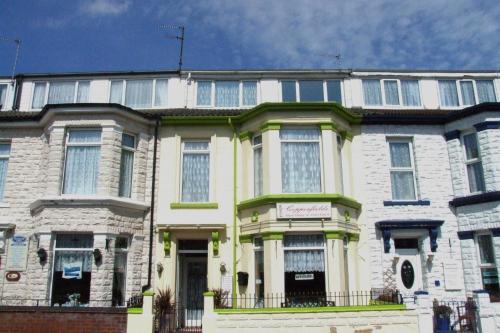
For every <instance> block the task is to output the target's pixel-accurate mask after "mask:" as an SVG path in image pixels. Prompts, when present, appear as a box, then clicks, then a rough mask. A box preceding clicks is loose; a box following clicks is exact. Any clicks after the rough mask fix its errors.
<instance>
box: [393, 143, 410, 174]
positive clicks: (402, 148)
mask: <svg viewBox="0 0 500 333" xmlns="http://www.w3.org/2000/svg"><path fill="white" fill-rule="evenodd" d="M389 148H390V150H391V167H393V168H411V156H410V144H409V143H407V142H391V143H389Z"/></svg>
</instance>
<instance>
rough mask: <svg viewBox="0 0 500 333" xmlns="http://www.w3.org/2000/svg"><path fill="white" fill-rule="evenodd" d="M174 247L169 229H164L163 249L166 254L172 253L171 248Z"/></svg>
mask: <svg viewBox="0 0 500 333" xmlns="http://www.w3.org/2000/svg"><path fill="white" fill-rule="evenodd" d="M171 248H172V245H171V242H170V232H169V231H164V232H163V251H164V252H165V256H169V255H170V249H171Z"/></svg>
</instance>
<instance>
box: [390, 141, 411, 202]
mask: <svg viewBox="0 0 500 333" xmlns="http://www.w3.org/2000/svg"><path fill="white" fill-rule="evenodd" d="M388 142H389V153H390V159H391V160H390V175H391V189H392V199H393V200H416V191H415V188H416V184H415V183H416V182H415V165H414V160H413V151H412V144H411V141H409V140H404V139H403V140H399V139H389V141H388Z"/></svg>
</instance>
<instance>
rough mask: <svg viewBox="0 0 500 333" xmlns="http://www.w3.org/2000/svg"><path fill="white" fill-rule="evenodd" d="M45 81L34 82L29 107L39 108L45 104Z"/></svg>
mask: <svg viewBox="0 0 500 333" xmlns="http://www.w3.org/2000/svg"><path fill="white" fill-rule="evenodd" d="M46 86H47V85H46V83H45V82H37V83H35V89H34V91H33V104H32V105H31V107H32V108H33V109H41V108H42V107H43V105H44V104H45V88H46Z"/></svg>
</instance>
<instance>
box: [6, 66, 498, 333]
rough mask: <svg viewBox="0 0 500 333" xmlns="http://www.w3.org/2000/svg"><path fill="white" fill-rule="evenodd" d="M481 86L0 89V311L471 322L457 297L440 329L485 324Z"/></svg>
mask: <svg viewBox="0 0 500 333" xmlns="http://www.w3.org/2000/svg"><path fill="white" fill-rule="evenodd" d="M499 75H500V72H498V71H482V72H455V71H454V72H451V71H450V72H437V71H375V70H300V71H297V70H293V71H292V70H290V71H288V70H270V71H251V70H245V71H216V70H210V71H203V70H193V71H183V72H176V71H172V72H168V71H164V72H109V73H104V72H103V73H67V74H24V75H18V76H17V77H16V80H14V81H11V80H9V79H7V78H4V79H2V80H1V81H0V98H1V102H0V104H1V105H2V107H1V110H2V112H0V201H1V202H0V251H1V252H2V253H1V254H0V259H1V262H0V276H1V280H2V283H1V285H0V288H1V290H0V299H1V301H0V302H1V303H2V304H4V305H14V304H15V305H24V306H28V305H31V306H33V305H38V306H41V305H46V306H50V307H68V308H69V307H74V306H77V305H78V306H80V307H82V306H84V307H89V308H95V307H112V306H113V307H124V306H126V303H127V301H128V300H130V299H131V298H132V299H133V296H134V295H137V294H140V293H141V291H143V290H146V289H151V290H153V291H156V292H159V291H165V290H166V289H169V290H170V291H171V293H172V297H171V302H173V303H175V304H176V307H175V310H174V312H175V316H172V317H169V318H170V319H171V318H175V319H171V320H170V321H171V322H170V323H169V324H168V328H169V329H172V330H174V329H178V328H179V329H180V328H182V329H186V328H191V329H197V330H198V331H200V330H201V328H200V327H201V326H202V323H203V330H204V331H205V330H206V331H207V332H212V331H217V332H225V331H231V330H240V331H249V332H251V331H252V329H253V330H254V331H256V332H257V331H259V330H260V331H265V330H268V331H271V327H275V328H277V329H289V330H292V329H293V327H295V328H300V327H301V325H303V326H304V327H307V326H308V324H307V323H316V324H315V325H312V326H314V327H316V328H317V331H318V332H322V330H327V329H331V328H332V327H336V328H337V329H338V332H344V331H345V332H351V331H350V330H351V329H356V328H360V329H363V328H370V327H375V326H377V325H379V326H380V325H382V326H381V327H382V328H381V329H382V331H387V332H389V331H391V330H394V331H395V330H399V331H401V330H403V331H408V332H410V331H418V330H420V331H421V332H426V331H427V330H426V328H428V327H430V329H431V330H432V327H433V326H432V325H433V321H432V315H430V316H429V317H428V318H427V317H425V316H423V315H422V314H425V311H424V310H422V309H424V308H425V306H424V303H419V301H418V300H417V305H418V306H420V307H418V306H417V309H416V310H415V308H413V310H411V309H412V306H413V305H414V304H415V299H416V297H417V298H419V297H424V298H426V299H427V300H428V299H431V300H432V299H435V300H436V304H435V305H434V309H435V311H436V309H438V307H439V306H446V305H444V304H442V305H439V304H441V303H440V302H445V301H452V300H454V301H456V302H457V304H458V303H460V302H462V303H463V301H465V300H466V299H467V297H471V296H472V295H473V291H476V294H475V297H476V302H478V303H481V302H483V303H484V304H482V303H481V304H482V305H484V306H488V309H489V310H488V311H489V312H488V313H489V314H490V315H489V316H487V317H488V318H486V317H485V318H486V319H484V318H483V317H484V316H483V315H484V313H486V312H484V311H482V312H481V310H480V311H479V312H477V311H476V312H477V313H474V314H472V312H474V311H475V310H474V311H472V310H470V307H467V304H470V303H463V304H462V305H463V309H464V310H463V312H462V313H461V314H460V313H458V314H455V315H456V320H457V322H455V324H453V320H452V322H451V323H450V324H449V325H455V326H454V327H455V328H456V327H458V326H457V325H461V327H462V326H463V327H465V329H468V328H470V327H472V326H473V325H476V324H477V325H479V326H481V324H482V325H483V326H482V327H481V329H482V331H483V332H487V331H488V329H490V328H491V329H493V328H494V327H496V329H497V330H500V318H498V316H495V315H494V314H495V311H496V313H498V314H499V316H500V306H499V305H498V304H495V302H496V301H498V300H499V299H500V298H499V296H500V289H499V288H500V285H499V280H498V269H499V265H500V194H499V193H500V130H499V128H500V116H499V111H500V103H499V99H500V79H499ZM478 290H482V291H484V293H481V292H477V291H478ZM206 291H212V293H215V295H216V302H215V309H213V307H214V304H212V303H210V300H211V295H212V293H210V292H209V293H206V294H205V298H204V293H205V292H206ZM415 294H416V295H418V296H415ZM490 301H491V302H492V303H491V304H489V303H490ZM471 302H472V301H471ZM464 304H465V305H464ZM481 304H478V305H477V306H478V307H479V308H480V309H481V307H480V305H481ZM485 304H486V305H485ZM210 305H211V306H212V310H213V311H211V312H210V313H209V314H207V310H210ZM462 305H461V306H462ZM370 306H372V308H371V311H372V313H373V315H371V316H370V315H368V314H367V313H369V312H366V313H363V315H357V312H354V311H355V310H356V311H359V310H360V307H361V308H362V310H363V311H364V310H366V309H364V308H363V307H368V308H369V307H370ZM377 306H379V307H382V308H380V309H379V308H377V309H376V308H373V307H377ZM384 306H386V307H387V308H386V309H383V307H384ZM426 306H427V307H428V308H429V309H430V306H431V305H430V304H427V305H426ZM349 307H351V311H347V310H349ZM297 308H301V311H302V313H303V316H304V318H303V321H302V322H301V321H298V322H297V321H294V320H287V318H288V317H287V315H289V314H290V313H292V314H293V313H294V311H296V309H297ZM340 308H343V309H344V310H343V311H347V312H345V313H348V315H346V314H345V313H344V312H343V315H340V314H339V312H338V311H337V310H338V309H340ZM403 308H407V311H403V310H402V309H403ZM451 308H452V311H455V310H456V309H455V308H453V307H451ZM294 309H295V310H294ZM304 309H305V310H304ZM308 309H309V310H310V311H307V310H308ZM483 309H484V308H483ZM374 310H377V311H374ZM259 311H260V312H259ZM384 311H385V312H384ZM429 311H431V310H429ZM471 311H472V312H471ZM204 312H205V313H204ZM252 312H256V313H257V314H259V315H260V317H258V318H259V319H254V317H252ZM276 312H279V315H281V316H282V317H276V315H274V317H273V315H270V313H276ZM455 312H456V311H455ZM459 312H460V311H459ZM318 313H323V314H324V313H327V315H323V317H321V316H320V315H318ZM434 313H435V317H436V318H437V317H438V315H437V314H436V312H434ZM349 314H350V315H349ZM266 315H267V316H269V318H267V317H266ZM235 316H243V317H237V318H236V317H235ZM245 316H246V317H245ZM315 316H319V317H315ZM471 316H472V317H471ZM481 316H483V317H481ZM380 317H383V318H393V319H394V318H396V319H394V320H393V322H389V321H388V324H390V325H387V326H384V324H383V323H380V322H379V321H377V318H380ZM232 318H233V319H234V320H231V319H232ZM277 318H278V319H277ZM363 318H365V319H363ZM366 318H368V319H366ZM425 318H427V319H428V321H429V322H428V323H427V325H430V326H425V325H426V324H425ZM436 318H435V319H436ZM471 318H472V319H471ZM452 319H453V318H452ZM483 319H484V320H483ZM488 320H489V321H488ZM495 320H496V321H497V323H496V324H495ZM358 321H359V323H358ZM159 322H160V324H158V320H157V325H160V326H161V325H162V324H161V322H162V321H161V320H160V321H159ZM436 322H437V321H436V320H434V325H437V323H436ZM353 323H354V324H353ZM478 323H479V324H478ZM266 325H268V326H266ZM487 325H490V326H487ZM495 325H496V326H495ZM163 329H166V328H165V327H164V328H163ZM327 331H328V330H327ZM328 332H329V331H328Z"/></svg>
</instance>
